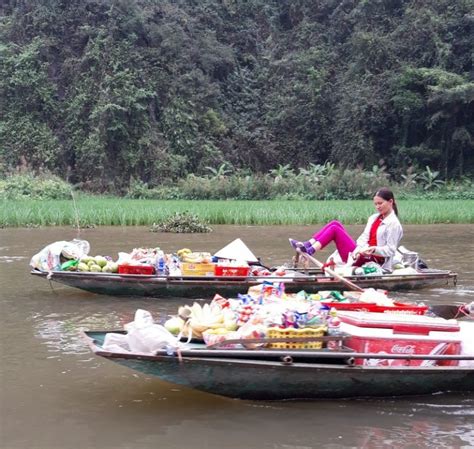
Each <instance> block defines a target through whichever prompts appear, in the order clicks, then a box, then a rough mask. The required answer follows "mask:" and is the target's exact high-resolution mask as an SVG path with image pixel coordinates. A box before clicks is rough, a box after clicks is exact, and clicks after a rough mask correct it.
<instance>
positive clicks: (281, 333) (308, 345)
mask: <svg viewBox="0 0 474 449" xmlns="http://www.w3.org/2000/svg"><path fill="white" fill-rule="evenodd" d="M326 331H327V327H326V326H320V327H317V328H312V327H303V328H301V329H291V328H288V329H280V328H278V327H269V328H268V329H267V338H288V341H286V342H275V343H268V344H267V347H268V348H273V349H321V348H322V347H323V342H322V341H301V342H300V341H291V339H292V338H301V337H324V334H325V333H326Z"/></svg>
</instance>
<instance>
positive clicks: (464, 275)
mask: <svg viewBox="0 0 474 449" xmlns="http://www.w3.org/2000/svg"><path fill="white" fill-rule="evenodd" d="M311 230H312V228H309V227H304V226H294V227H288V226H286V227H283V226H278V227H251V226H249V227H244V226H216V227H214V232H212V233H210V234H191V235H186V234H185V235H179V234H156V233H151V232H149V231H148V230H147V229H146V228H142V227H140V228H120V227H116V228H110V227H107V228H99V229H91V230H84V231H81V235H80V236H81V238H84V239H86V240H88V241H89V242H90V244H91V247H92V250H91V253H92V254H94V255H95V254H104V255H111V256H113V257H116V256H117V253H118V251H130V250H131V249H133V248H134V247H140V246H141V247H149V246H150V247H155V246H161V247H162V248H163V249H164V250H165V251H173V250H176V249H178V248H180V247H182V246H187V247H190V248H192V249H195V250H203V251H210V252H214V251H216V250H218V249H220V248H221V247H223V246H224V245H225V244H227V243H228V242H230V241H231V240H233V239H234V238H236V237H240V238H242V239H243V240H244V242H245V243H246V244H247V245H248V246H249V247H250V249H251V250H252V251H253V252H254V253H255V254H256V255H258V256H261V257H262V259H263V261H264V262H265V263H266V264H268V265H278V264H280V263H283V262H286V261H288V260H289V258H290V257H291V255H292V252H291V249H290V247H289V245H288V243H287V242H288V237H289V236H291V237H295V238H299V239H304V238H306V237H307V236H308V235H309V234H310V233H311ZM349 230H350V231H351V233H352V234H353V235H354V236H356V235H357V234H358V233H360V231H361V230H362V227H360V226H352V227H349ZM74 237H77V233H76V231H75V230H72V229H71V228H46V229H2V230H0V304H1V326H0V334H1V336H0V342H1V343H0V344H1V346H0V350H1V366H0V447H1V448H2V449H59V448H60V449H89V448H90V449H112V448H114V449H122V448H136V449H148V448H177V449H182V448H198V449H200V448H206V449H225V448H259V449H290V448H294V449H303V448H317V447H318V448H319V447H325V448H345V447H364V448H378V447H382V446H385V445H387V446H388V445H391V446H394V447H398V448H424V447H437V448H440V447H446V448H448V447H449V448H453V447H466V448H467V447H474V394H472V393H465V394H437V395H432V396H424V397H411V398H397V399H393V398H387V399H357V400H320V401H288V402H258V401H241V400H232V399H227V398H223V397H219V396H215V395H211V394H205V393H200V392H196V391H193V390H191V389H187V388H184V387H179V386H176V385H172V384H169V383H165V382H162V381H160V380H159V379H157V378H151V377H148V376H145V375H142V374H140V373H136V372H134V371H131V370H128V369H127V368H124V367H120V366H119V365H117V364H114V363H111V362H108V361H106V360H103V359H100V358H98V357H95V356H93V355H92V354H91V353H90V352H89V350H88V348H87V347H86V346H85V345H84V343H83V342H82V341H81V340H80V338H79V337H78V331H79V330H80V329H111V328H121V327H122V326H123V324H124V323H126V322H128V321H131V320H132V319H133V314H134V312H135V310H136V309H137V308H144V309H147V310H150V311H151V312H152V313H153V314H154V315H155V316H165V315H167V314H168V313H174V312H175V311H176V310H177V307H178V306H179V305H180V304H182V303H183V302H184V300H182V299H180V298H172V299H167V300H157V299H143V298H141V299H140V298H138V299H137V298H115V297H110V296H99V295H94V294H91V293H87V292H82V291H80V290H77V289H73V288H70V287H65V286H61V285H60V284H55V283H54V284H49V282H47V281H46V280H44V279H38V278H36V277H33V276H31V275H30V274H29V268H28V262H29V260H30V258H31V256H32V255H33V254H34V253H36V252H38V251H39V250H40V249H41V248H43V247H44V246H46V245H47V244H49V243H51V242H54V241H56V240H69V239H72V238H74ZM473 242H474V225H432V226H406V227H405V238H404V240H403V243H404V244H405V246H407V247H408V248H410V249H414V250H417V251H419V252H420V253H421V254H422V256H423V258H424V259H425V260H426V261H427V262H428V264H429V266H431V267H433V268H444V269H451V270H454V271H457V272H458V274H459V279H458V283H457V286H456V287H448V288H445V287H442V288H436V289H431V290H423V291H417V292H408V293H397V295H396V296H397V297H398V298H406V299H410V300H422V301H425V302H427V303H443V302H452V301H456V302H470V301H473V300H474V268H473V263H474V257H473V256H474V243H473ZM326 254H327V253H323V254H322V255H321V256H320V257H321V258H323V256H325V255H326ZM212 294H213V292H210V293H209V298H208V299H210V298H211V297H212ZM188 301H189V300H188ZM243 382H245V379H244V380H243Z"/></svg>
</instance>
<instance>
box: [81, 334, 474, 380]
mask: <svg viewBox="0 0 474 449" xmlns="http://www.w3.org/2000/svg"><path fill="white" fill-rule="evenodd" d="M90 333H103V334H107V333H119V334H126V331H120V330H119V331H102V330H95V331H80V336H81V337H82V338H83V339H84V340H85V341H86V343H87V345H88V346H89V348H90V350H91V351H92V352H93V353H94V354H95V355H97V356H101V357H104V358H105V359H125V360H138V361H151V362H153V361H156V362H160V361H161V362H171V361H177V362H182V361H201V362H211V363H216V362H222V363H227V364H228V363H237V362H238V363H239V364H242V365H246V366H254V365H258V366H262V365H265V366H290V367H300V368H303V367H304V368H309V367H311V368H315V369H316V368H324V369H327V368H329V369H331V370H334V369H336V370H337V369H351V370H357V371H362V372H367V373H369V372H381V371H382V372H387V373H393V372H398V373H401V374H402V373H403V372H434V373H438V372H440V371H443V372H444V371H445V372H466V373H471V372H474V368H473V367H469V366H459V365H438V366H420V365H407V366H393V367H392V366H367V365H354V364H346V363H340V364H325V363H318V362H317V361H315V362H314V363H308V362H300V361H297V360H293V361H291V363H288V362H285V361H284V360H282V359H280V360H263V359H259V358H257V359H256V358H244V357H227V358H226V357H219V356H208V357H206V356H199V354H196V356H189V355H182V356H181V355H179V354H178V353H176V354H172V355H169V354H166V353H165V351H163V352H164V354H158V355H153V354H143V353H121V352H111V351H105V350H104V349H103V348H102V347H101V346H100V345H99V344H97V340H95V339H94V338H92V337H91V336H90V335H88V334H90ZM227 351H229V350H227ZM247 351H250V353H249V355H251V353H252V350H247ZM220 352H222V351H220ZM307 352H308V355H309V354H312V355H319V354H320V355H321V359H324V358H328V353H327V352H326V353H324V352H321V353H319V352H318V351H307ZM274 353H278V354H277V355H274ZM254 354H255V353H254ZM216 355H218V353H217V352H216ZM260 355H265V356H268V357H271V356H275V357H277V356H280V357H281V358H283V357H285V356H290V357H291V350H276V351H275V350H273V351H266V352H265V353H260ZM336 355H337V356H339V357H336ZM332 358H335V359H339V358H340V359H341V360H343V359H345V358H354V359H357V358H366V359H370V358H377V359H381V358H382V359H402V360H405V359H406V360H474V356H460V355H435V356H433V355H431V356H430V355H429V354H418V355H411V356H410V355H407V354H386V355H385V354H376V353H373V354H371V353H358V352H346V353H343V352H335V353H334V356H333V357H332Z"/></svg>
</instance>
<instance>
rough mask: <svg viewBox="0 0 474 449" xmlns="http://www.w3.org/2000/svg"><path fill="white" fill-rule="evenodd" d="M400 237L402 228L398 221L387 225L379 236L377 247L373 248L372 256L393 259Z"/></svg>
mask: <svg viewBox="0 0 474 449" xmlns="http://www.w3.org/2000/svg"><path fill="white" fill-rule="evenodd" d="M402 237H403V228H402V225H401V224H400V222H399V221H398V220H394V221H391V222H390V223H387V224H386V228H385V229H384V232H383V234H382V235H381V236H380V239H379V245H377V246H375V247H373V248H374V251H373V253H372V254H375V255H376V256H382V257H393V256H394V255H395V253H396V251H397V248H398V245H399V244H400V240H401V239H402Z"/></svg>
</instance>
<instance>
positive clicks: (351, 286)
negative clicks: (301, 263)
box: [296, 248, 364, 292]
mask: <svg viewBox="0 0 474 449" xmlns="http://www.w3.org/2000/svg"><path fill="white" fill-rule="evenodd" d="M296 251H297V253H299V254H300V255H302V256H303V257H305V258H306V259H307V260H309V261H310V262H313V263H314V264H315V265H316V266H318V267H319V268H321V269H324V271H326V273H328V274H330V275H331V276H332V277H334V278H336V279H339V280H340V281H341V282H343V283H344V284H346V285H347V286H348V287H349V288H350V289H351V290H355V291H358V292H363V291H364V289H363V288H361V287H359V286H358V285H356V284H354V283H353V282H351V281H350V280H349V279H346V278H345V277H344V276H341V275H340V274H338V273H336V272H335V271H333V270H331V269H330V268H328V267H325V266H324V264H323V263H321V262H320V261H319V260H317V259H315V258H314V257H313V256H310V255H309V254H308V253H304V252H303V251H301V250H300V249H299V248H298V249H297V250H296Z"/></svg>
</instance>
